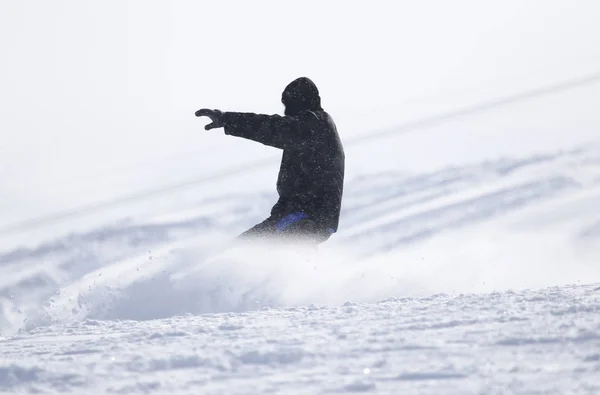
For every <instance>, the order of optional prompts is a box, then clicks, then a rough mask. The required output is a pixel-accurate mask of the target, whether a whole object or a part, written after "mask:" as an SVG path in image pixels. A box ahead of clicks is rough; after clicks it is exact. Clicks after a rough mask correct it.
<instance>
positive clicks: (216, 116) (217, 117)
mask: <svg viewBox="0 0 600 395" xmlns="http://www.w3.org/2000/svg"><path fill="white" fill-rule="evenodd" d="M196 116H197V117H209V118H210V120H211V121H212V122H211V123H209V124H208V125H206V126H205V127H204V129H205V130H210V129H216V128H222V127H223V126H225V124H224V123H223V113H222V112H221V111H219V110H209V109H208V108H203V109H200V110H198V111H196Z"/></svg>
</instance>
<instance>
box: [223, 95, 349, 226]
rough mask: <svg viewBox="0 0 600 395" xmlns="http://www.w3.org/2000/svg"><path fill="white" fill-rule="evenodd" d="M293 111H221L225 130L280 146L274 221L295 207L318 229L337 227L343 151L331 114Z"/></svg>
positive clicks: (273, 211)
mask: <svg viewBox="0 0 600 395" xmlns="http://www.w3.org/2000/svg"><path fill="white" fill-rule="evenodd" d="M290 112H291V113H293V114H294V115H286V116H280V115H262V114H253V113H239V112H226V113H223V123H224V127H225V134H228V135H232V136H237V137H243V138H246V139H250V140H254V141H257V142H259V143H262V144H265V145H268V146H271V147H276V148H280V149H283V156H282V160H281V168H280V170H279V177H278V180H277V191H278V192H279V200H278V201H277V203H276V204H275V206H274V207H273V209H272V210H271V216H272V217H273V218H275V219H277V218H281V217H283V216H284V215H286V214H289V213H293V212H296V211H303V212H305V213H306V214H308V215H309V216H310V217H311V218H312V219H313V220H314V221H315V222H316V223H317V224H318V226H319V227H320V228H321V229H322V230H326V229H332V230H333V231H337V229H338V222H339V216H340V209H341V204H342V193H343V186H344V166H345V163H344V161H345V157H344V149H343V147H342V143H341V141H340V138H339V135H338V133H337V128H336V125H335V123H334V122H333V119H332V118H331V116H330V115H329V114H328V113H326V112H325V111H323V110H322V109H321V108H320V105H319V106H318V107H316V109H315V110H304V109H299V111H290V110H289V104H288V111H286V114H289V113H290Z"/></svg>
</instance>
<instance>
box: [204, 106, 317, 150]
mask: <svg viewBox="0 0 600 395" xmlns="http://www.w3.org/2000/svg"><path fill="white" fill-rule="evenodd" d="M196 116H208V117H209V118H210V119H211V120H212V121H213V122H212V123H211V124H209V125H207V126H206V127H205V128H206V129H207V130H209V129H213V128H220V127H224V128H225V134H227V135H231V136H237V137H242V138H245V139H249V140H253V141H257V142H259V143H262V144H265V145H268V146H271V147H275V148H282V149H283V148H285V147H287V146H290V145H294V144H296V143H297V142H299V141H301V139H302V138H304V137H306V136H302V133H310V130H311V128H307V127H304V126H305V125H306V124H307V123H308V122H311V117H314V115H313V114H311V113H310V112H307V113H305V114H301V115H298V116H281V115H264V114H254V113H242V112H225V113H221V112H220V111H218V110H206V109H203V110H198V111H197V112H196Z"/></svg>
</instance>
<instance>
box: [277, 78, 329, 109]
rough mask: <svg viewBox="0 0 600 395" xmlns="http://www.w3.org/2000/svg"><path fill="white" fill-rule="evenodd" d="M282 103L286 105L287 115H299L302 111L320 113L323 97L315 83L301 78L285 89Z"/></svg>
mask: <svg viewBox="0 0 600 395" xmlns="http://www.w3.org/2000/svg"><path fill="white" fill-rule="evenodd" d="M281 102H282V103H283V104H284V105H285V115H298V114H299V113H300V112H302V111H306V110H310V111H320V110H323V109H322V108H321V97H320V96H319V90H318V89H317V86H316V85H315V83H314V82H313V81H311V80H310V79H309V78H307V77H300V78H297V79H295V80H294V81H292V82H290V83H289V84H288V86H286V87H285V89H284V91H283V93H282V95H281Z"/></svg>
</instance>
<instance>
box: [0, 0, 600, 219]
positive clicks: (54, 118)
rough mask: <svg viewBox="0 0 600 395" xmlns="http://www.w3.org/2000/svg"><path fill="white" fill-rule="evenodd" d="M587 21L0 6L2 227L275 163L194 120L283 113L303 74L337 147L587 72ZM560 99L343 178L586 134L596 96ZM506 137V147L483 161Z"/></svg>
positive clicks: (598, 11)
mask: <svg viewBox="0 0 600 395" xmlns="http://www.w3.org/2000/svg"><path fill="white" fill-rule="evenodd" d="M599 20H600V3H599V2H597V1H594V0H589V1H578V0H564V1H550V0H545V1H542V0H539V1H522V0H515V1H513V0H510V1H508V0H507V1H502V2H482V1H476V0H473V1H452V2H448V1H444V0H440V1H419V2H417V1H370V2H364V1H363V2H351V1H304V2H301V3H300V2H284V1H252V2H249V1H241V0H240V1H218V2H217V1H160V2H159V1H148V0H146V1H127V2H126V1H117V0H111V1H87V0H85V1H84V0H72V1H59V0H54V1H52V2H49V1H42V0H38V1H11V0H0V48H1V50H2V52H1V56H2V58H1V61H0V87H1V89H0V133H1V135H0V195H1V199H0V227H3V226H7V225H9V224H11V223H14V222H17V221H21V220H26V219H30V218H35V217H36V216H38V215H44V214H48V213H52V212H55V211H60V210H64V209H68V208H71V207H76V206H80V205H84V204H88V203H92V202H96V201H102V200H105V199H109V198H114V197H118V196H121V195H124V194H129V193H133V192H136V191H139V190H141V189H144V188H149V187H159V186H161V185H166V184H170V183H173V182H176V181H179V180H185V179H187V178H190V177H193V176H195V175H199V174H210V173H211V172H214V171H215V170H217V169H222V168H226V167H229V166H231V165H232V164H235V163H243V162H245V161H248V160H251V159H254V158H257V157H265V156H269V155H275V156H276V155H277V152H275V151H273V150H271V149H269V148H266V147H263V146H260V145H258V144H253V143H250V142H246V141H243V140H239V139H233V138H231V137H226V136H223V135H222V132H221V131H220V130H217V131H213V132H211V133H208V132H205V131H204V130H203V126H204V124H205V123H204V122H202V121H199V120H198V119H196V118H195V117H194V115H193V113H194V111H195V110H197V109H198V108H201V107H212V108H221V109H223V110H238V111H254V112H266V113H276V112H281V110H282V108H281V104H280V94H281V90H282V89H283V88H284V87H285V85H286V84H287V83H288V82H289V81H291V80H292V79H294V78H296V77H299V76H302V75H306V76H308V77H310V78H312V79H313V80H314V81H315V82H316V83H317V85H318V86H319V88H320V90H321V93H322V97H323V105H324V107H325V108H326V110H328V111H329V112H330V113H331V114H332V115H333V116H334V119H335V120H336V122H337V124H338V129H339V131H340V134H341V135H342V138H344V137H347V136H350V135H353V134H357V133H367V132H370V131H374V130H377V129H381V128H386V127H390V126H393V125H395V124H399V123H402V122H404V121H408V120H411V119H416V118H419V117H420V116H422V115H426V114H435V113H437V112H439V111H445V110H451V109H453V108H457V107H460V106H461V105H465V104H471V103H476V102H477V101H479V100H485V99H489V98H494V97H497V96H501V95H503V94H509V93H513V92H516V91H519V90H522V89H527V88H531V87H536V86H538V85H543V84H545V83H551V82H554V81H560V80H564V79H569V78H572V77H577V76H580V75H585V74H588V73H592V72H597V71H600V46H599V45H598V38H599V37H600V25H599V24H598V21H599ZM568 95H569V94H565V95H563V96H562V97H563V98H564V99H563V100H562V101H560V102H558V101H556V100H557V99H552V98H548V99H543V100H542V101H540V102H539V103H538V104H537V105H536V106H535V108H533V107H532V108H529V107H528V108H527V109H524V108H522V107H521V108H516V109H514V110H512V111H511V110H506V111H503V112H501V113H497V114H496V115H490V116H487V115H481V116H478V117H474V118H472V119H470V120H469V121H468V125H466V126H465V124H461V125H460V126H457V125H456V124H455V125H454V126H453V127H454V128H455V129H456V130H458V129H461V130H462V129H465V128H467V129H468V130H469V132H468V133H467V134H466V135H465V134H462V135H457V136H460V137H457V138H458V139H463V140H459V141H458V142H457V141H456V139H457V138H454V139H452V138H450V140H453V141H452V142H453V144H454V145H453V147H455V150H452V149H450V148H449V145H448V143H449V141H444V138H448V135H447V134H444V133H443V132H440V131H438V132H437V135H436V137H435V139H438V140H432V139H433V138H434V137H431V136H430V137H410V138H407V140H405V141H403V143H402V144H404V145H403V149H405V150H408V151H409V152H408V153H409V154H410V153H411V152H412V153H413V154H412V155H413V156H410V155H409V154H406V155H405V154H404V153H403V154H398V152H399V150H400V147H397V146H390V145H389V144H388V145H386V143H385V141H382V142H375V143H372V144H371V146H370V147H365V150H364V151H362V153H361V154H360V155H358V154H357V155H355V156H354V157H349V168H350V169H351V170H352V169H353V168H359V167H360V168H361V169H363V170H365V169H371V170H386V169H388V170H403V169H405V168H409V169H417V168H421V167H420V166H422V168H427V167H434V166H443V165H444V163H448V162H450V163H451V162H453V161H463V160H469V158H470V155H471V154H472V159H473V160H475V159H478V158H479V156H481V155H484V154H482V152H484V153H487V154H490V153H491V154H506V153H512V152H518V151H519V147H518V146H519V144H520V140H518V138H520V137H521V138H522V139H523V141H524V143H523V144H524V146H526V147H528V149H530V148H531V147H532V146H534V147H535V146H536V145H537V144H538V143H541V145H543V144H545V143H548V141H550V142H554V143H556V144H555V145H557V146H560V145H564V144H565V143H566V142H568V141H571V140H573V141H575V140H578V139H579V140H582V141H586V140H589V139H590V138H593V137H594V136H600V132H599V130H600V115H598V114H597V110H596V108H597V103H598V102H600V90H599V89H598V88H597V87H596V89H595V90H593V89H592V88H589V89H588V90H583V89H582V90H581V91H579V93H578V94H571V96H568ZM567 98H568V100H567ZM544 100H546V101H544ZM552 100H554V101H552ZM544 103H546V104H544ZM594 103H596V104H594ZM561 111H562V112H564V114H563V113H561ZM448 127H450V126H448ZM491 129H494V130H499V132H498V133H496V134H494V136H496V137H494V138H493V139H492V142H491V143H489V142H488V143H486V141H487V139H486V138H485V134H483V133H485V132H486V131H488V130H491ZM500 129H502V130H500ZM534 129H535V130H534ZM503 130H504V131H506V132H507V133H508V134H509V135H510V136H513V137H514V138H515V139H516V140H515V139H513V140H505V141H504V142H506V141H510V144H511V145H510V146H506V147H505V149H504V150H499V151H498V152H496V151H494V150H492V151H486V150H485V149H484V147H488V148H489V147H492V146H493V147H495V148H494V149H496V148H497V147H498V146H499V145H498V144H499V143H502V137H498V136H502V131H503ZM528 131H532V133H533V134H529V135H527V133H528ZM534 132H535V133H534ZM480 133H481V134H480ZM511 133H512V134H511ZM578 134H579V136H578V137H577V136H576V135H578ZM444 136H446V137H444ZM469 136H470V137H473V139H470V140H464V139H466V138H470V137H469ZM474 136H475V137H474ZM477 136H479V137H477ZM481 136H484V137H481ZM527 136H529V137H527ZM540 136H542V137H541V138H540ZM420 138H421V140H419V139H420ZM540 140H541V141H540ZM525 141H526V142H527V144H525ZM374 144H378V145H374ZM486 144H487V145H486ZM500 145H501V144H500ZM407 147H408V148H407ZM380 149H382V150H383V151H387V152H388V154H389V155H388V158H390V157H394V155H404V156H403V158H404V159H403V160H398V161H397V160H396V159H392V160H388V161H384V160H383V159H382V157H381V158H380V157H379V156H378V154H379V153H380V152H379V150H380ZM415 152H416V153H415ZM407 155H408V156H407ZM444 155H446V156H444ZM441 157H442V158H444V160H441V159H440V158H441ZM380 159H381V160H380ZM274 171H275V172H276V168H275V169H274ZM350 174H352V172H350ZM274 177H275V175H273V180H269V185H270V183H272V181H274Z"/></svg>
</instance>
